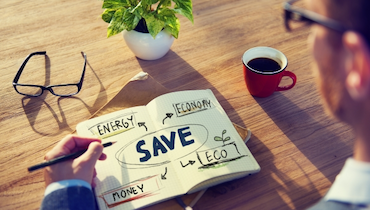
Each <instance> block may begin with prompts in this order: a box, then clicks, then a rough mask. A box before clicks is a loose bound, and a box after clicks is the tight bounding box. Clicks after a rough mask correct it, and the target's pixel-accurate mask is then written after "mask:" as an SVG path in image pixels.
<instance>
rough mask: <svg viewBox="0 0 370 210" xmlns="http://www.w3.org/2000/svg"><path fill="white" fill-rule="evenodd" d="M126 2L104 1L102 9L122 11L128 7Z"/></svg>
mask: <svg viewBox="0 0 370 210" xmlns="http://www.w3.org/2000/svg"><path fill="white" fill-rule="evenodd" d="M129 6H130V4H128V3H127V1H126V0H104V2H103V6H102V8H103V9H122V8H127V7H129Z"/></svg>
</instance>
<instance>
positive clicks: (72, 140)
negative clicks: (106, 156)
mask: <svg viewBox="0 0 370 210" xmlns="http://www.w3.org/2000/svg"><path fill="white" fill-rule="evenodd" d="M91 142H99V143H100V142H101V140H100V139H97V138H89V137H80V136H77V135H67V136H65V137H64V138H63V139H62V140H61V141H60V142H58V144H57V145H55V147H54V148H53V149H52V150H50V151H49V152H48V153H47V154H46V155H45V157H44V159H45V160H50V159H53V158H56V157H59V156H62V155H67V154H70V153H72V152H77V151H78V150H82V149H86V148H88V146H89V145H90V143H91Z"/></svg>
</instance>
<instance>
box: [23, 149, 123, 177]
mask: <svg viewBox="0 0 370 210" xmlns="http://www.w3.org/2000/svg"><path fill="white" fill-rule="evenodd" d="M114 143H116V142H107V143H105V144H103V147H109V146H111V145H112V144H114ZM86 151H87V149H84V150H80V151H78V152H74V153H71V154H68V155H63V156H60V157H57V158H54V159H51V160H49V161H46V162H43V163H40V164H37V165H34V166H31V167H28V171H29V172H32V171H34V170H37V169H40V168H44V167H46V166H50V165H53V164H56V163H60V162H63V161H66V160H70V159H74V158H77V157H79V156H80V155H82V154H83V153H85V152H86Z"/></svg>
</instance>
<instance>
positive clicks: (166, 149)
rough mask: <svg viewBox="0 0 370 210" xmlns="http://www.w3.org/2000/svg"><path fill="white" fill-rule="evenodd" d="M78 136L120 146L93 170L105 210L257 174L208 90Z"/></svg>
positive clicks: (123, 114) (121, 115) (93, 124)
mask: <svg viewBox="0 0 370 210" xmlns="http://www.w3.org/2000/svg"><path fill="white" fill-rule="evenodd" d="M77 133H78V134H79V135H83V136H95V137H99V138H101V139H102V141H103V143H105V142H116V143H115V144H114V145H112V146H110V147H107V148H105V149H104V152H105V153H106V154H107V155H108V159H107V160H105V161H98V163H97V165H96V169H97V173H98V175H97V178H96V180H95V183H96V185H97V186H96V188H95V194H96V196H97V201H98V205H99V208H100V209H136V208H141V207H144V206H147V205H151V204H154V203H157V202H160V201H163V200H167V199H170V198H173V197H175V196H178V195H182V194H186V193H192V192H196V191H199V190H201V189H204V188H207V187H210V186H213V185H216V184H219V183H222V182H226V181H230V180H233V179H236V178H240V177H243V176H247V175H249V174H252V173H256V172H258V171H259V170H260V167H259V165H258V163H257V162H256V160H255V159H254V157H253V156H252V154H251V153H250V151H249V149H248V148H247V147H246V145H245V143H244V142H243V140H242V139H241V137H240V136H239V134H238V132H237V131H236V129H235V127H234V126H233V124H232V123H231V121H230V120H229V118H228V117H227V115H226V113H225V111H224V110H223V109H222V107H221V105H220V104H219V103H218V101H217V99H216V97H215V96H214V95H213V93H212V91H211V90H192V91H180V92H173V93H167V94H164V95H161V96H159V97H156V98H155V99H153V100H152V101H150V102H149V103H148V104H147V105H146V106H135V107H132V108H126V109H123V110H119V111H115V112H112V113H109V114H105V115H102V116H99V117H96V118H92V119H90V120H87V121H84V122H82V123H79V124H78V125H77Z"/></svg>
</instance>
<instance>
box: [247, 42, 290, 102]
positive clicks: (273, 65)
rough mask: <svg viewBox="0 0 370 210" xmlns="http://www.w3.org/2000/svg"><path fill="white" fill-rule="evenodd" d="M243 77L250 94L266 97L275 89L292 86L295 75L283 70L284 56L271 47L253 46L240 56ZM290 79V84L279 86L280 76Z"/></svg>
mask: <svg viewBox="0 0 370 210" xmlns="http://www.w3.org/2000/svg"><path fill="white" fill-rule="evenodd" d="M242 61H243V69H244V79H245V82H246V85H247V88H248V90H249V92H250V93H251V95H253V96H256V97H267V96H270V95H271V94H272V93H274V92H275V91H284V90H289V89H291V88H293V87H294V85H295V84H296V81H297V77H296V75H295V74H294V73H292V72H290V71H285V69H286V67H287V65H288V59H287V58H286V56H285V55H284V54H283V53H282V52H280V51H278V50H276V49H274V48H271V47H254V48H251V49H249V50H247V51H246V52H245V53H244V54H243V57H242ZM284 76H287V77H290V78H291V79H292V81H293V82H292V84H290V85H288V86H284V87H280V86H279V83H280V81H281V79H282V77H284Z"/></svg>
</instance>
